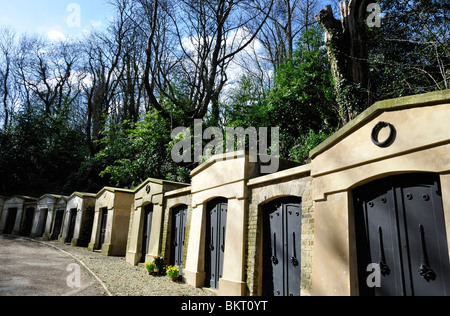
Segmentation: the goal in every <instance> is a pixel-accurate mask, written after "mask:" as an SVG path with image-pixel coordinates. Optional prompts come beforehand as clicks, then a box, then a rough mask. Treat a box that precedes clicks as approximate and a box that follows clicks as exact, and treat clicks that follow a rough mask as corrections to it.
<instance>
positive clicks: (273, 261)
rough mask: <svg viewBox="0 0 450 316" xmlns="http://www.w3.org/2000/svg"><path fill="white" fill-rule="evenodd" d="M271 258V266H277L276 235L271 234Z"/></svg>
mask: <svg viewBox="0 0 450 316" xmlns="http://www.w3.org/2000/svg"><path fill="white" fill-rule="evenodd" d="M272 246H273V256H272V257H271V258H270V260H271V261H272V263H273V264H275V265H276V264H278V258H277V234H276V233H273V245H272Z"/></svg>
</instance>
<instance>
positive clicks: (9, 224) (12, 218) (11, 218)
mask: <svg viewBox="0 0 450 316" xmlns="http://www.w3.org/2000/svg"><path fill="white" fill-rule="evenodd" d="M16 217H17V208H10V209H8V215H7V216H6V223H5V229H4V230H3V233H4V234H12V233H13V232H14V226H15V223H16Z"/></svg>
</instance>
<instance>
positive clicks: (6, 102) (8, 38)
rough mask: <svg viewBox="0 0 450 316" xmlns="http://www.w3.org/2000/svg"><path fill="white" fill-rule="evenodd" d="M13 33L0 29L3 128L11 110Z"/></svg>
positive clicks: (7, 121) (0, 88)
mask: <svg viewBox="0 0 450 316" xmlns="http://www.w3.org/2000/svg"><path fill="white" fill-rule="evenodd" d="M14 41H15V33H14V31H13V30H11V29H8V28H1V29H0V95H2V98H1V102H2V104H3V127H4V128H6V127H7V126H8V123H9V117H10V112H11V111H12V110H13V109H12V107H13V103H14V101H13V94H15V93H14V86H13V84H14V79H13V75H14V74H13V71H14V69H13V67H14V65H13V61H14V58H15V57H14V54H15V51H14V50H15V43H14Z"/></svg>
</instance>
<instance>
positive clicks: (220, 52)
mask: <svg viewBox="0 0 450 316" xmlns="http://www.w3.org/2000/svg"><path fill="white" fill-rule="evenodd" d="M272 6H273V0H272V1H269V3H267V1H258V0H252V1H238V0H218V1H204V0H200V1H188V0H182V1H169V0H165V1H159V0H154V1H151V6H150V10H149V11H148V13H149V14H150V16H151V18H150V23H151V29H150V33H149V36H148V45H147V50H146V53H147V63H146V71H145V87H146V91H147V94H148V96H149V99H150V103H151V105H152V106H153V107H154V108H155V109H157V110H158V111H159V112H160V113H161V114H162V115H163V116H164V117H167V118H169V117H170V114H169V112H168V110H167V109H166V108H165V106H164V104H163V100H164V99H167V100H169V101H170V103H171V104H173V105H174V106H176V107H177V108H178V109H181V110H182V111H183V113H184V115H185V118H186V121H187V122H188V121H189V120H192V119H193V118H203V117H204V116H205V115H206V114H207V112H208V108H209V107H210V106H211V107H212V116H213V121H218V115H219V114H218V113H219V112H218V106H219V105H218V100H219V95H220V93H221V91H222V89H223V87H224V85H225V83H226V82H227V79H228V78H227V73H226V70H227V67H228V65H229V64H230V62H231V61H232V60H233V58H234V57H235V56H236V54H238V53H239V52H241V51H242V50H243V49H245V48H246V47H247V46H248V45H249V44H250V43H251V42H252V41H253V40H254V39H255V37H256V35H257V34H258V32H259V31H260V29H261V27H262V26H263V25H264V23H265V21H266V20H267V18H268V17H269V14H270V12H271V9H272ZM147 7H148V6H147ZM256 9H257V11H258V12H259V13H258V14H257V15H256V16H255V15H249V14H248V12H255V10H256ZM260 16H262V17H263V18H262V19H261V23H260V24H259V26H258V27H257V28H256V29H255V30H254V31H253V32H249V26H250V23H251V22H252V21H254V20H256V19H257V18H259V17H260ZM161 18H164V19H166V20H165V21H166V22H169V27H170V30H171V32H172V34H174V38H175V40H176V42H175V43H174V44H175V45H173V46H170V47H168V49H167V48H166V50H165V52H164V54H162V53H161V50H160V49H161V42H160V40H161V37H165V38H166V39H167V37H166V36H167V33H162V31H164V30H163V29H161V25H163V24H162V23H161V22H160V19H161ZM164 27H167V24H165V26H164ZM166 43H167V42H166ZM164 64H165V66H166V68H165V69H163V68H162V65H164ZM168 68H169V69H171V70H172V71H171V72H168V71H167V69H168Z"/></svg>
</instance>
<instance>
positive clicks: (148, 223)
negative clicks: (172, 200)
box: [140, 203, 153, 263]
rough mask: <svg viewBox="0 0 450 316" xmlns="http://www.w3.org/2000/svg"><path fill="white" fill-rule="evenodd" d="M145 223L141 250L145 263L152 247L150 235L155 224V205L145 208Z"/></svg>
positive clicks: (142, 259)
mask: <svg viewBox="0 0 450 316" xmlns="http://www.w3.org/2000/svg"><path fill="white" fill-rule="evenodd" d="M143 216H144V223H143V229H142V249H141V253H142V256H141V260H140V262H141V263H143V262H145V261H146V256H147V254H148V250H149V247H150V245H149V244H150V234H151V232H152V223H153V204H151V203H150V204H147V205H146V206H145V207H144V214H143Z"/></svg>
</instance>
